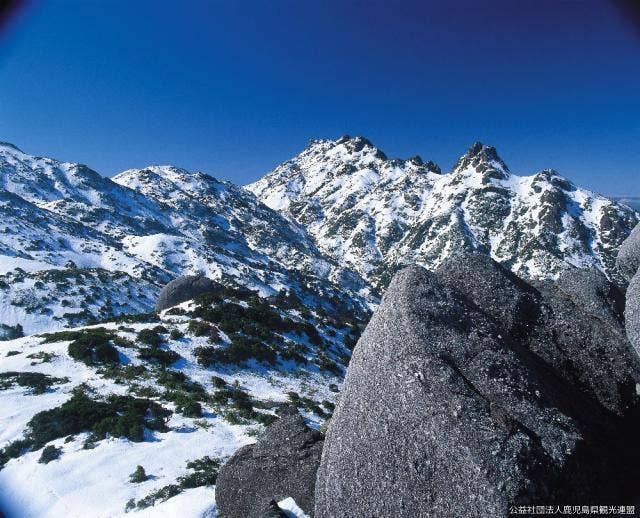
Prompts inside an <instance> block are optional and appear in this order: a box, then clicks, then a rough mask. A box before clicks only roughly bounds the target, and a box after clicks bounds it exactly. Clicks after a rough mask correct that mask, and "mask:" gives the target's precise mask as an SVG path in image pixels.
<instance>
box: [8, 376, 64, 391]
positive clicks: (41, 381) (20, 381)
mask: <svg viewBox="0 0 640 518" xmlns="http://www.w3.org/2000/svg"><path fill="white" fill-rule="evenodd" d="M68 381H69V378H56V377H53V376H49V375H48V374H42V373H41V372H12V371H9V372H0V390H6V389H8V388H10V387H12V386H13V385H20V386H21V387H28V388H30V389H31V393H32V394H44V393H45V392H46V391H47V390H48V389H49V388H50V387H51V385H60V384H62V383H68Z"/></svg>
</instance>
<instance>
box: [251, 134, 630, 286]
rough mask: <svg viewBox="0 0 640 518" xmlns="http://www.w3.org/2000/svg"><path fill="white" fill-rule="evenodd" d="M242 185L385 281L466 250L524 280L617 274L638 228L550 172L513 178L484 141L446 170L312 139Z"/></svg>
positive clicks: (357, 141) (357, 145)
mask: <svg viewBox="0 0 640 518" xmlns="http://www.w3.org/2000/svg"><path fill="white" fill-rule="evenodd" d="M247 188H248V189H249V190H250V191H251V192H253V193H255V194H256V195H257V196H258V197H259V198H260V199H261V200H262V201H263V202H264V203H265V204H266V205H268V206H269V207H271V208H273V209H276V210H279V211H281V212H282V213H283V214H286V215H288V216H290V217H292V218H294V219H295V220H296V221H298V222H299V223H301V224H302V225H304V226H305V228H306V229H307V230H308V231H309V233H310V234H311V235H313V237H314V238H315V240H316V243H317V245H318V247H319V248H320V250H322V251H323V252H325V253H326V254H327V255H329V256H330V257H332V258H334V259H335V260H336V261H338V262H340V263H341V264H345V265H347V266H349V267H351V268H353V269H354V270H356V271H357V272H358V273H360V274H361V275H362V276H363V277H364V278H366V279H367V280H369V281H370V282H372V283H373V284H374V285H382V286H384V285H385V283H386V281H387V280H388V279H389V276H390V274H391V273H392V272H394V271H396V270H397V269H398V268H399V267H401V266H403V265H407V264H411V263H414V262H415V263H419V264H421V265H424V266H426V267H428V268H434V267H436V266H437V265H438V264H440V263H441V262H442V261H443V260H444V259H446V258H447V257H449V256H451V255H453V254H456V253H458V252H460V251H462V250H479V251H482V252H485V253H487V254H490V255H491V256H492V257H493V258H494V259H496V260H497V261H499V262H501V263H504V264H506V265H508V266H509V267H510V268H511V269H512V270H513V271H514V272H516V273H517V274H519V275H521V276H523V277H527V278H553V277H556V276H557V275H558V273H559V272H560V271H561V270H562V269H563V268H566V267H567V265H573V266H578V267H590V266H595V267H596V268H599V269H601V270H602V271H604V272H605V273H606V274H607V275H609V276H610V277H614V278H615V277H616V273H615V270H614V263H615V261H614V259H615V254H616V251H617V249H618V247H619V246H620V244H621V243H622V241H623V240H624V239H625V237H626V236H627V235H628V234H629V232H630V231H631V229H632V228H633V227H634V226H635V224H636V223H637V222H638V214H637V213H635V212H634V211H633V210H631V209H630V208H628V207H626V206H624V205H621V204H618V203H616V202H614V201H612V200H609V199H607V198H605V197H603V196H600V195H598V194H596V193H593V192H590V191H587V190H585V189H581V188H579V187H576V186H575V185H574V184H573V183H571V182H570V181H569V180H567V179H566V178H563V177H562V176H560V175H559V174H558V173H556V172H555V171H553V170H545V171H541V172H539V173H537V174H535V175H532V176H517V175H515V174H512V173H511V172H510V171H509V168H508V167H507V165H506V164H505V163H504V162H503V161H502V160H501V159H500V157H499V156H498V154H497V152H496V150H495V149H494V148H493V147H490V146H486V145H483V144H481V143H476V144H474V145H473V146H472V147H471V148H470V149H469V150H468V151H467V153H466V154H465V155H463V156H462V157H461V158H460V159H459V160H458V162H457V164H456V165H455V167H454V168H453V170H452V171H450V172H449V173H447V174H443V173H442V172H441V170H440V168H439V167H438V166H437V165H435V164H434V163H433V162H426V163H425V162H423V161H422V159H421V158H420V157H414V158H410V159H408V160H398V159H388V158H387V156H386V155H385V154H384V153H383V152H382V151H381V150H380V149H378V148H377V147H375V146H374V145H373V144H372V143H371V142H370V141H368V140H367V139H365V138H363V137H356V138H351V137H349V136H344V137H342V138H340V139H338V140H315V141H312V142H311V143H310V144H309V146H308V147H307V148H306V149H305V150H304V151H302V152H301V153H300V154H299V155H297V156H295V157H294V158H292V159H291V160H288V161H286V162H284V163H283V164H281V165H279V166H278V167H276V168H275V169H274V170H273V171H272V172H270V173H269V174H267V175H266V176H265V177H263V178H261V179H260V180H258V181H257V182H255V183H253V184H250V185H248V186H247Z"/></svg>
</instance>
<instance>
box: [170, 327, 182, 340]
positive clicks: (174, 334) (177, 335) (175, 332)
mask: <svg viewBox="0 0 640 518" xmlns="http://www.w3.org/2000/svg"><path fill="white" fill-rule="evenodd" d="M183 337H184V333H183V332H182V331H180V330H179V329H177V328H173V329H172V330H171V332H170V333H169V338H171V340H180V339H181V338H183Z"/></svg>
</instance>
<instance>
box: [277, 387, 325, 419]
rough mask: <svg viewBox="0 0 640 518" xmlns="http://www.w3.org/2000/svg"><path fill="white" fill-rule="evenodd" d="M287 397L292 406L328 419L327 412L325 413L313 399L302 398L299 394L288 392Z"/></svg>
mask: <svg viewBox="0 0 640 518" xmlns="http://www.w3.org/2000/svg"><path fill="white" fill-rule="evenodd" d="M287 397H288V398H289V401H290V402H291V404H292V405H294V406H295V407H296V408H304V409H306V410H308V411H309V412H313V413H314V414H316V415H317V416H319V417H327V412H325V411H324V410H323V409H322V408H321V407H320V405H318V403H317V402H316V401H314V400H313V399H311V398H309V397H306V396H300V394H298V393H297V392H287Z"/></svg>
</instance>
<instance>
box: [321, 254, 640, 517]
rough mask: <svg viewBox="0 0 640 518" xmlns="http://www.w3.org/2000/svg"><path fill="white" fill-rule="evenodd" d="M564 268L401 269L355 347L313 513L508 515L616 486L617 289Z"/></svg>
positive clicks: (455, 263) (625, 483)
mask: <svg viewBox="0 0 640 518" xmlns="http://www.w3.org/2000/svg"><path fill="white" fill-rule="evenodd" d="M567 275H568V277H565V278H563V280H562V281H561V282H559V283H557V285H555V286H539V287H534V286H531V285H528V284H526V283H525V282H524V281H522V280H521V279H519V278H517V277H515V276H514V275H513V274H511V273H510V272H508V271H507V270H506V269H504V268H503V267H502V266H500V265H499V264H497V263H495V262H494V261H492V260H491V259H490V258H488V257H486V256H483V255H479V254H465V255H464V256H462V257H458V258H453V259H451V260H450V261H448V262H446V263H445V264H443V265H442V266H441V267H440V268H439V270H438V271H437V272H429V271H427V270H425V269H423V268H420V267H417V266H414V267H409V268H406V269H404V270H402V271H401V272H399V273H398V274H397V275H396V276H395V277H394V279H393V281H392V282H391V284H390V286H389V288H388V289H387V291H386V293H385V295H384V297H383V300H382V304H381V305H380V307H379V308H378V309H377V310H376V312H375V314H374V316H373V318H372V319H371V321H370V323H369V325H368V326H367V329H366V330H365V332H364V334H363V335H362V337H361V339H360V341H359V342H358V345H357V346H356V348H355V350H354V353H353V357H352V359H351V363H350V365H349V369H348V371H347V376H346V380H345V383H344V386H343V390H342V393H341V395H340V400H339V403H338V405H337V407H336V411H335V413H334V415H333V417H332V420H331V423H330V426H329V430H328V433H327V437H326V440H325V446H324V450H323V453H322V460H321V463H320V467H319V470H318V477H317V481H316V502H315V516H316V518H325V517H326V518H330V517H331V518H332V517H337V516H340V517H362V516H394V517H440V516H442V517H449V516H478V517H480V516H482V517H493V516H508V515H509V510H510V508H511V507H512V506H518V505H554V504H555V505H568V504H567V502H576V503H578V502H579V503H581V504H584V505H590V503H592V502H596V501H603V502H604V501H607V502H609V501H615V500H616V498H618V499H622V500H624V498H625V497H627V496H630V495H631V494H632V492H633V491H634V490H635V488H633V487H632V483H631V482H630V481H631V480H637V473H636V471H637V468H636V467H635V466H634V463H635V462H636V461H637V446H636V442H637V441H636V439H635V436H634V433H633V426H632V425H631V424H630V423H632V422H635V421H634V417H633V416H634V415H635V411H636V408H637V403H638V400H637V399H638V398H637V396H636V395H635V383H636V382H637V381H638V380H640V368H639V367H638V361H637V358H636V357H635V355H634V353H633V351H632V349H631V347H630V345H629V343H628V342H627V341H626V338H625V335H624V329H623V326H622V322H621V317H620V304H619V303H620V293H619V292H616V290H615V287H613V286H612V285H610V284H609V283H608V281H607V280H606V279H604V278H602V277H601V276H599V275H598V274H597V273H594V274H584V275H583V274H582V273H580V272H578V273H576V272H570V273H568V274H567ZM594 322H595V323H594ZM595 328H599V329H601V331H599V333H600V334H598V335H597V337H596V338H594V339H593V340H588V337H589V335H590V333H592V332H594V329H595ZM584 339H587V341H586V342H584V341H583V340H584ZM612 360H615V361H613V362H612V363H610V362H611V361H612ZM627 501H629V500H627Z"/></svg>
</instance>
